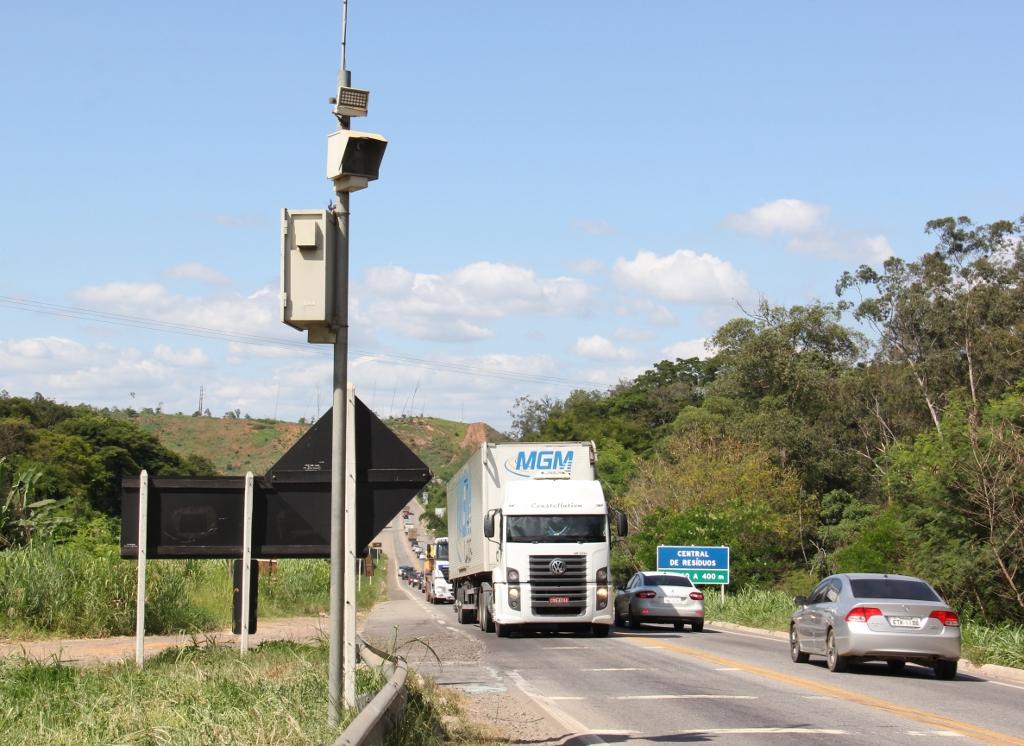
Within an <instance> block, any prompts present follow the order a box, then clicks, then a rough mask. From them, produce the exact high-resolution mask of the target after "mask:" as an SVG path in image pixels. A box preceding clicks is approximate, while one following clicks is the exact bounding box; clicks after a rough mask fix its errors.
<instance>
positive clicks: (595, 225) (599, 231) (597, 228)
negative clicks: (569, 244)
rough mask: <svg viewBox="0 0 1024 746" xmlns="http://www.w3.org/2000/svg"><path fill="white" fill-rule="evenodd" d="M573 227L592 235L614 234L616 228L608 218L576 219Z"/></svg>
mask: <svg viewBox="0 0 1024 746" xmlns="http://www.w3.org/2000/svg"><path fill="white" fill-rule="evenodd" d="M572 227H573V228H575V229H576V230H578V231H583V232H584V233H588V234H590V235H591V236H612V235H615V229H614V228H612V226H611V225H609V224H608V221H607V220H586V219H579V220H574V221H573V223H572Z"/></svg>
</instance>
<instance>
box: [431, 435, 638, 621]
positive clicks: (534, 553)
mask: <svg viewBox="0 0 1024 746" xmlns="http://www.w3.org/2000/svg"><path fill="white" fill-rule="evenodd" d="M596 463H597V450H596V448H595V446H594V444H593V443H592V442H590V443H587V442H571V443H500V444H493V443H485V444H484V445H482V446H480V448H479V449H478V450H477V451H476V452H475V453H474V454H473V456H472V457H471V458H470V459H469V461H467V462H466V464H465V465H463V467H462V468H461V469H460V470H459V471H458V473H456V475H455V476H454V477H453V478H452V480H451V481H450V482H448V509H447V514H448V537H449V547H448V549H449V557H450V562H449V569H448V572H449V580H450V582H451V584H452V586H453V588H454V594H455V613H456V615H457V617H458V620H459V622H460V623H461V624H471V623H474V622H475V623H477V624H479V625H480V628H481V629H482V630H484V631H485V632H497V634H498V636H499V637H507V636H508V635H509V634H510V633H511V632H512V631H513V630H522V629H526V628H529V627H544V628H548V629H550V628H552V627H554V628H556V629H558V630H577V631H580V630H590V631H591V632H592V633H593V634H594V635H595V636H597V637H605V636H607V634H608V630H609V628H610V625H611V624H612V621H613V609H612V603H611V601H612V598H611V597H612V588H611V585H610V581H611V574H610V566H611V551H610V548H611V520H610V519H611V517H612V512H611V511H610V510H609V508H608V503H607V501H606V500H605V496H604V492H603V490H602V489H601V484H600V482H598V481H597V470H596ZM614 516H615V521H614V522H615V524H616V527H617V529H618V534H619V535H620V536H625V534H626V521H625V516H624V515H623V514H621V513H615V514H614Z"/></svg>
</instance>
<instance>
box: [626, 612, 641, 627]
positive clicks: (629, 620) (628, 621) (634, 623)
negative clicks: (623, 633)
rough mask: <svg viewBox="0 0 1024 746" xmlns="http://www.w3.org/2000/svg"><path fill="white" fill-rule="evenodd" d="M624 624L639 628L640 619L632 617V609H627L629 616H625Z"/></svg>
mask: <svg viewBox="0 0 1024 746" xmlns="http://www.w3.org/2000/svg"><path fill="white" fill-rule="evenodd" d="M626 626H627V627H631V628H632V629H640V621H639V620H637V619H635V618H634V617H633V610H632V609H630V610H629V616H627V617H626Z"/></svg>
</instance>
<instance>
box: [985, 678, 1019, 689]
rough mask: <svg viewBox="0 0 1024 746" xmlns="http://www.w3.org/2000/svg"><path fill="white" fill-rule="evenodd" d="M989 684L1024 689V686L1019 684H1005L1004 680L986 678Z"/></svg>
mask: <svg viewBox="0 0 1024 746" xmlns="http://www.w3.org/2000/svg"><path fill="white" fill-rule="evenodd" d="M986 681H988V683H989V684H996V685H997V686H1008V687H1010V688H1011V689H1024V686H1021V685H1020V684H1007V683H1006V682H1005V681H993V680H992V679H986Z"/></svg>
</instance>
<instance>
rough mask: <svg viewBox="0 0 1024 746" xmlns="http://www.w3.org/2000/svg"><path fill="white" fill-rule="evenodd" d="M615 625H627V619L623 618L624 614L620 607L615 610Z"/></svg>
mask: <svg viewBox="0 0 1024 746" xmlns="http://www.w3.org/2000/svg"><path fill="white" fill-rule="evenodd" d="M615 626H616V627H625V626H626V620H625V619H623V618H622V614H620V613H619V610H618V609H616V610H615Z"/></svg>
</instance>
